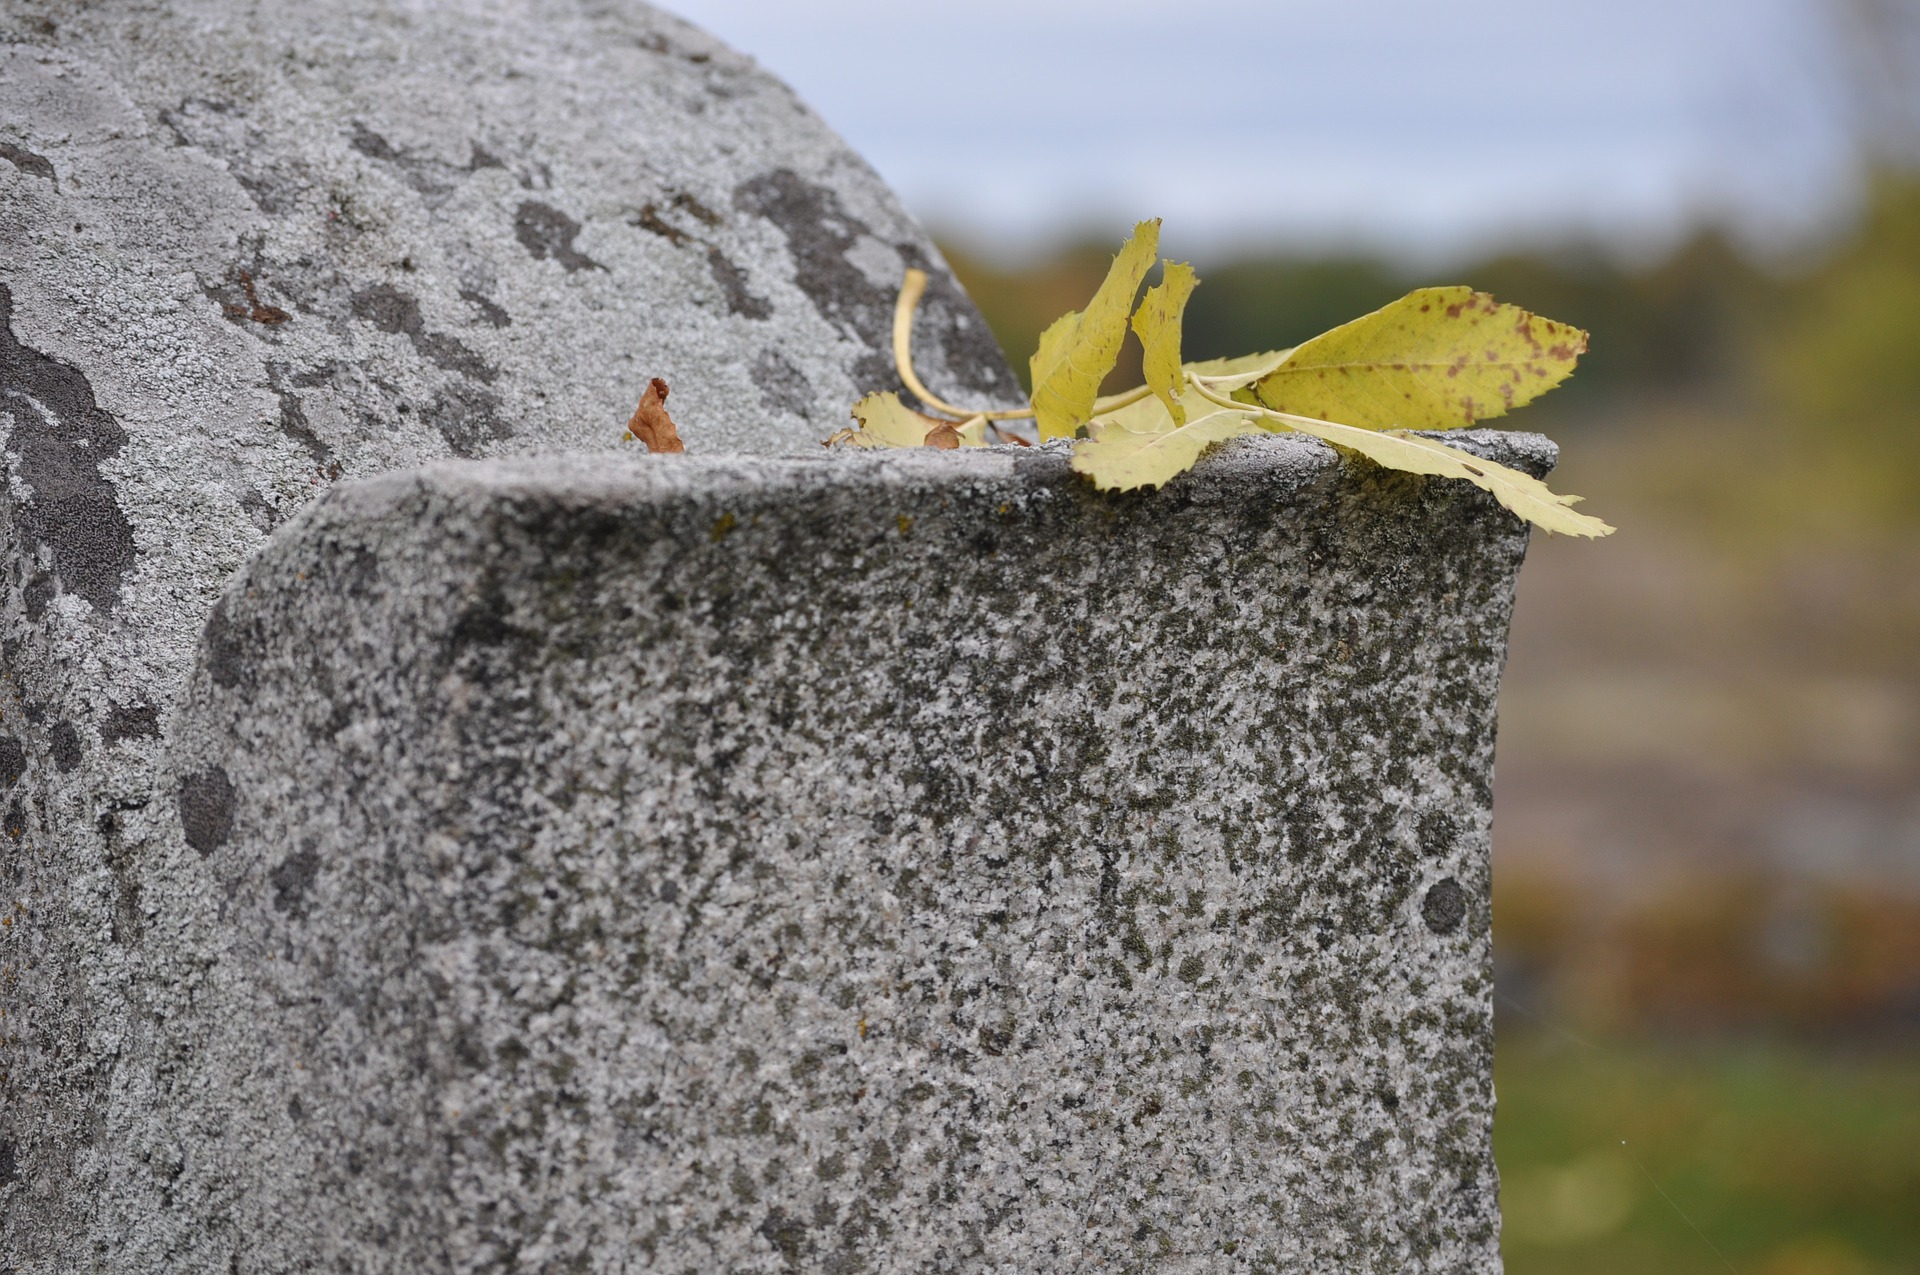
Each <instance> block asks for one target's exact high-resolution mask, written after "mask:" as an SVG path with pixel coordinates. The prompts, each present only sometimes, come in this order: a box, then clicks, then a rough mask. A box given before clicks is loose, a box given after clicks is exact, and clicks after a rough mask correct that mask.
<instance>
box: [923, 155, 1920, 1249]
mask: <svg viewBox="0 0 1920 1275" xmlns="http://www.w3.org/2000/svg"><path fill="white" fill-rule="evenodd" d="M1169 229H1170V230H1171V229H1173V228H1169ZM1123 230H1124V227H1116V229H1115V235H1114V241H1113V243H1112V244H1102V245H1092V246H1088V247H1084V248H1078V249H1069V250H1064V251H1062V252H1060V253H1058V254H1056V255H1055V256H1053V257H1052V258H1050V259H1047V260H1045V261H1041V262H1039V263H1037V264H1035V265H1033V266H1031V267H1028V268H1023V269H1020V270H1018V271H1011V270H1004V269H1000V270H996V269H994V268H991V267H989V266H988V265H986V264H983V262H982V261H981V260H979V259H978V258H976V257H975V256H973V255H972V254H970V253H968V252H967V251H966V250H965V248H964V246H963V245H960V246H955V247H954V248H953V249H952V251H951V252H950V256H951V258H952V259H953V261H954V264H955V266H956V269H957V270H958V271H959V273H960V275H961V277H962V279H963V280H964V281H965V282H966V283H967V285H968V287H969V289H970V290H971V291H972V292H973V294H974V296H975V298H976V299H977V300H979V302H980V303H981V307H982V310H983V311H984V312H985V313H986V315H987V318H988V320H989V321H990V322H991V323H992V324H993V325H994V327H995V330H996V332H997V333H999V335H1000V336H1001V339H1002V341H1003V343H1004V344H1005V345H1006V346H1007V348H1008V350H1009V352H1010V354H1011V356H1012V357H1013V358H1014V360H1015V361H1016V364H1020V365H1023V364H1024V360H1025V357H1026V355H1027V353H1028V352H1030V351H1031V349H1032V348H1033V343H1034V338H1035V337H1036V336H1037V334H1038V332H1039V331H1040V329H1041V328H1042V327H1044V326H1045V324H1046V323H1047V322H1049V321H1050V320H1051V319H1053V318H1054V317H1055V316H1057V315H1058V314H1060V313H1061V312H1063V311H1065V310H1067V309H1070V308H1073V307H1076V306H1078V305H1080V304H1081V303H1082V302H1083V301H1084V300H1085V298H1086V297H1087V296H1088V295H1090V294H1091V292H1092V290H1093V287H1094V286H1095V284H1096V283H1097V282H1098V279H1099V277H1100V275H1101V273H1102V272H1103V271H1104V269H1105V266H1106V262H1107V259H1108V257H1109V255H1110V253H1111V252H1112V250H1113V248H1114V247H1115V246H1117V244H1118V241H1119V238H1120V236H1121V232H1122V231H1123ZM1200 274H1201V278H1202V280H1203V284H1202V287H1201V289H1200V291H1199V293H1198V294H1197V295H1196V297H1195V299H1194V302H1193V309H1192V311H1191V319H1190V324H1189V340H1188V354H1189V357H1195V358H1199V357H1208V356H1213V355H1222V354H1238V353H1245V352H1250V351H1253V350H1258V349H1273V348H1282V347H1285V346H1288V345H1292V344H1295V343H1297V342H1298V341H1300V340H1303V339H1305V338H1306V337H1309V336H1311V335H1314V334H1315V333H1317V332H1319V331H1321V330H1324V329H1325V328H1327V327H1330V326H1333V325H1334V324H1336V323H1339V322H1341V321H1343V320H1345V319H1348V318H1352V317H1355V316H1357V315H1359V314H1361V313H1363V312H1364V311H1366V310H1368V309H1371V308H1373V307H1375V306H1378V305H1380V304H1383V303H1384V302H1386V301H1388V300H1390V299H1392V298H1393V297H1395V296H1398V295H1400V294H1401V293H1402V292H1404V291H1406V290H1407V289H1408V288H1409V287H1412V286H1417V285H1419V284H1425V283H1454V282H1466V283H1472V284H1473V285H1475V286H1476V287H1480V288H1484V289H1487V290H1489V291H1492V292H1493V293H1494V294H1495V295H1496V296H1498V297H1500V298H1501V299H1502V300H1506V301H1513V302H1517V303H1519V304H1522V305H1525V306H1527V307H1528V308H1530V309H1533V310H1535V311H1537V312H1539V313H1543V314H1545V315H1547V316H1548V317H1550V318H1554V319H1559V320H1563V321H1567V322H1572V323H1576V324H1579V325H1580V326H1582V327H1585V328H1587V329H1589V330H1590V331H1591V333H1592V343H1593V344H1592V352H1591V354H1590V355H1589V356H1588V358H1587V359H1586V360H1584V361H1583V363H1582V367H1581V371H1580V372H1579V374H1577V375H1576V377H1575V378H1574V380H1573V382H1571V383H1570V384H1569V386H1567V387H1566V388H1563V389H1562V390H1560V391H1558V392H1556V393H1555V394H1554V395H1551V396H1549V397H1548V398H1547V399H1545V400H1542V401H1541V402H1540V403H1539V404H1536V405H1534V406H1532V407H1529V408H1527V409H1525V410H1524V411H1523V412H1521V413H1519V414H1517V415H1516V416H1514V417H1513V418H1512V419H1511V421H1510V422H1503V423H1510V424H1512V425H1513V426H1515V427H1516V428H1526V429H1539V430H1542V431H1543V432H1546V433H1548V434H1550V435H1552V436H1553V437H1555V438H1556V439H1558V440H1559V441H1560V443H1561V444H1562V446H1563V448H1564V455H1563V461H1562V465H1561V468H1560V471H1559V473H1558V474H1557V475H1556V477H1555V480H1554V485H1555V487H1556V488H1557V489H1559V490H1566V491H1575V492H1579V493H1581V494H1583V495H1585V496H1586V497H1587V498H1588V500H1589V505H1588V507H1589V508H1591V509H1592V510H1593V511H1594V512H1597V513H1599V514H1601V515H1602V516H1604V517H1606V518H1607V519H1608V520H1609V521H1611V522H1613V523H1614V524H1616V525H1617V526H1619V527H1620V528H1621V531H1620V533H1619V534H1618V535H1616V536H1614V537H1612V538H1610V539H1608V540H1605V541H1601V542H1599V543H1586V542H1572V541H1567V540H1564V539H1560V540H1550V539H1548V538H1546V537H1544V536H1537V537H1536V539H1535V542H1534V546H1533V549H1532V551H1531V554H1530V556H1529V560H1528V563H1527V567H1526V570H1525V572H1524V574H1523V577H1522V581H1521V588H1520V602H1519V608H1518V613H1517V615H1516V619H1515V625H1514V633H1513V645H1512V654H1511V658H1510V662H1509V665H1508V669H1507V675H1506V681H1505V684H1504V687H1503V690H1502V711H1501V722H1500V741H1499V760H1498V779H1497V783H1496V798H1495V809H1496V819H1495V836H1494V854H1495V869H1496V870H1495V887H1494V894H1495V899H1494V935H1495V953H1496V958H1495V959H1496V965H1497V975H1498V978H1497V986H1498V995H1499V1014H1500V1022H1499V1033H1500V1036H1499V1038H1500V1047H1499V1048H1500V1056H1499V1076H1498V1080H1499V1086H1500V1095H1501V1107H1500V1116H1499V1123H1498V1132H1497V1140H1498V1144H1499V1153H1500V1161H1501V1165H1502V1172H1503V1175H1504V1178H1505V1189H1504V1203H1505V1207H1506V1215H1507V1226H1508V1238H1507V1254H1508V1261H1509V1269H1510V1270H1511V1271H1513V1272H1515V1275H1528V1273H1529V1272H1543V1273H1544V1272H1586V1271H1594V1272H1598V1271H1623V1272H1624V1271H1632V1272H1668V1271H1672V1272H1682V1271H1685V1272H1695V1271H1698V1272H1708V1271H1725V1270H1729V1269H1731V1270H1735V1271H1737V1272H1740V1273H1741V1275H1869V1273H1872V1275H1891V1273H1893V1272H1909V1273H1913V1272H1920V180H1915V179H1912V178H1895V177H1887V178H1883V179H1881V180H1879V181H1878V182H1877V183H1876V184H1875V185H1874V186H1873V189H1872V191H1871V194H1870V197H1869V198H1868V199H1867V201H1866V211H1865V213H1864V215H1863V217H1862V219H1861V220H1860V222H1859V223H1858V224H1857V225H1855V226H1853V227H1851V228H1850V229H1849V230H1848V231H1847V232H1846V233H1845V234H1843V235H1841V236H1840V237H1839V238H1837V239H1836V241H1835V242H1834V243H1833V244H1832V245H1831V246H1830V248H1829V249H1828V250H1827V251H1826V252H1825V253H1823V254H1822V255H1820V256H1819V257H1818V258H1815V259H1809V260H1807V261H1803V262H1800V263H1798V264H1797V265H1795V266H1793V267H1791V268H1789V267H1785V266H1781V265H1779V264H1778V263H1775V264H1772V265H1770V266H1762V265H1759V264H1756V263H1754V262H1752V261H1749V260H1747V259H1746V258H1744V257H1743V256H1742V255H1741V254H1740V253H1739V252H1738V251H1736V250H1735V249H1733V248H1732V247H1730V246H1729V245H1728V243H1727V242H1726V241H1725V240H1724V239H1722V238H1721V237H1718V236H1716V235H1713V234H1702V235H1700V236H1699V237H1697V238H1695V239H1694V240H1693V241H1691V242H1689V243H1687V244H1685V245H1684V246H1682V247H1681V248H1680V249H1679V250H1677V251H1676V252H1675V253H1673V254H1672V255H1671V256H1669V257H1668V258H1666V259H1665V260H1661V261H1657V262H1652V263H1645V264H1641V265H1637V266H1636V265H1623V264H1621V263H1619V262H1617V261H1614V260H1611V259H1609V258H1607V257H1606V256H1605V255H1604V254H1602V253H1599V252H1594V251H1583V250H1579V249H1569V250H1567V251H1564V252H1557V253H1547V254H1536V255H1530V256H1518V257H1510V258H1504V259H1499V260H1491V261H1481V262H1469V263H1462V264H1461V265H1459V266H1458V267H1455V268H1449V269H1445V270H1441V271H1434V270H1426V271H1422V272H1420V273H1417V274H1416V273H1412V272H1409V271H1407V270H1405V269H1403V268H1398V267H1395V266H1394V265H1392V264H1390V263H1387V262H1383V261H1375V260H1368V259H1365V258H1357V257H1356V258H1344V259H1301V258H1286V257H1273V258H1262V259H1244V260H1238V261H1224V262H1217V263H1211V264H1209V263H1205V262H1202V263H1201V268H1200ZM1134 357H1135V358H1136V360H1137V354H1136V355H1135V356H1134ZM1127 377H1131V378H1132V379H1131V380H1130V381H1129V383H1137V381H1138V372H1137V361H1136V362H1135V364H1134V366H1133V368H1131V369H1127V368H1123V370H1122V372H1120V373H1117V374H1116V384H1117V382H1118V381H1119V380H1120V379H1125V378H1127ZM1622 1139H1625V1140H1626V1141H1627V1146H1626V1147H1625V1148H1623V1147H1622V1146H1621V1145H1620V1144H1621V1140H1622ZM1635 1157H1637V1158H1638V1161H1639V1162H1638V1163H1636V1162H1635ZM1656 1184H1657V1185H1656ZM1662 1190H1664V1191H1665V1192H1666V1196H1668V1197H1671V1198H1670V1199H1669V1198H1664V1197H1663V1196H1662V1195H1661V1191H1662ZM1696 1228H1697V1229H1696Z"/></svg>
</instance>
